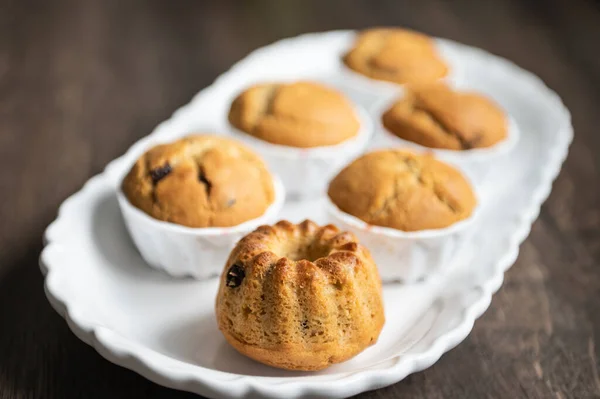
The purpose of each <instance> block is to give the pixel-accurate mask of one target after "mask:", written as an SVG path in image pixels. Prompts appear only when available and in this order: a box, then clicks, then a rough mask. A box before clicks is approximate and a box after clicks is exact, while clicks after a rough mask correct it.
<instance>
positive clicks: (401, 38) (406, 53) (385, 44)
mask: <svg viewBox="0 0 600 399" xmlns="http://www.w3.org/2000/svg"><path fill="white" fill-rule="evenodd" d="M344 63H345V64H346V65H347V66H348V67H349V68H350V69H353V70H354V71H356V72H359V73H361V74H363V75H366V76H368V77H370V78H373V79H380V80H387V81H391V82H395V83H399V84H406V83H424V82H433V81H436V80H438V79H441V78H443V77H445V76H446V75H447V74H448V67H447V66H446V64H445V63H444V61H443V60H442V59H441V57H440V56H439V54H438V52H437V49H436V48H435V45H434V43H433V40H432V39H431V38H430V37H429V36H426V35H423V34H421V33H417V32H413V31H410V30H405V29H393V28H377V29H369V30H366V31H363V32H361V33H360V34H359V35H358V37H357V39H356V42H355V43H354V47H353V48H352V49H351V50H350V51H349V52H348V54H346V55H345V56H344Z"/></svg>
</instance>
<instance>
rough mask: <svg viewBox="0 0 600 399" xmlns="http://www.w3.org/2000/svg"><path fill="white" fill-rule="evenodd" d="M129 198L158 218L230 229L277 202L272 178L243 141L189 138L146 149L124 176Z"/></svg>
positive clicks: (125, 190)
mask: <svg viewBox="0 0 600 399" xmlns="http://www.w3.org/2000/svg"><path fill="white" fill-rule="evenodd" d="M122 190H123V193H124V194H125V196H126V197H127V199H128V200H129V202H130V203H131V204H132V205H133V206H135V207H137V208H139V209H141V210H142V211H144V212H145V213H147V214H148V215H150V216H152V217H154V218H155V219H158V220H162V221H166V222H172V223H176V224H180V225H183V226H187V227H230V226H235V225H238V224H240V223H243V222H245V221H248V220H251V219H254V218H257V217H259V216H261V215H263V214H264V213H265V211H266V210H267V208H268V207H269V206H270V205H271V204H272V203H273V202H274V199H275V190H274V186H273V177H272V176H271V174H270V173H269V171H268V170H267V168H266V166H265V164H264V163H263V161H262V160H261V159H260V157H258V156H257V155H256V154H255V153H254V152H252V151H251V150H249V149H248V148H246V147H244V146H243V145H241V144H240V143H238V142H236V141H234V140H230V139H226V138H223V137H217V136H211V135H194V136H188V137H185V138H183V139H180V140H178V141H175V142H173V143H169V144H162V145H158V146H156V147H153V148H151V149H150V150H148V151H147V152H146V153H144V154H143V155H142V156H141V157H140V158H139V159H138V160H137V161H136V163H135V164H134V165H133V167H132V168H131V170H130V171H129V173H128V174H127V176H125V178H124V179H123V183H122Z"/></svg>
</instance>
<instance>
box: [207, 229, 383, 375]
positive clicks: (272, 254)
mask: <svg viewBox="0 0 600 399" xmlns="http://www.w3.org/2000/svg"><path fill="white" fill-rule="evenodd" d="M216 315H217V323H218V325H219V329H220V330H221V332H222V333H223V334H224V335H225V338H226V339H227V341H228V342H229V343H230V344H231V345H232V346H233V347H234V348H235V349H237V350H238V351H239V352H240V353H242V354H244V355H246V356H248V357H250V358H252V359H254V360H257V361H259V362H262V363H265V364H268V365H270V366H274V367H279V368H283V369H289V370H320V369H323V368H326V367H328V366H329V365H331V364H334V363H339V362H342V361H344V360H347V359H349V358H351V357H353V356H355V355H357V354H358V353H360V352H361V351H363V350H364V349H365V348H367V347H368V346H370V345H372V344H374V343H375V342H376V341H377V338H378V337H379V333H380V332H381V328H382V327H383V323H384V314H383V302H382V297H381V280H380V278H379V274H378V272H377V267H376V265H375V263H374V262H373V260H372V259H371V256H370V254H369V251H368V250H367V249H366V248H365V247H363V246H361V245H360V244H359V243H358V242H357V240H356V237H355V236H354V235H353V234H352V233H347V232H340V231H339V230H338V228H337V227H335V226H333V225H327V226H323V227H319V226H318V225H316V224H315V223H313V222H311V221H308V220H307V221H304V222H302V223H300V224H298V225H295V224H292V223H290V222H287V221H281V222H279V223H277V224H275V225H274V226H261V227H259V228H258V229H256V230H255V231H254V232H252V233H250V234H248V235H247V236H246V237H244V238H243V239H242V240H240V242H239V243H238V244H237V246H236V247H235V248H234V249H233V251H232V252H231V255H230V256H229V259H228V261H227V264H226V265H225V269H224V271H223V274H222V276H221V282H220V287H219V292H218V294H217V301H216Z"/></svg>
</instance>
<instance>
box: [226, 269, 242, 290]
mask: <svg viewBox="0 0 600 399" xmlns="http://www.w3.org/2000/svg"><path fill="white" fill-rule="evenodd" d="M244 277H246V272H245V271H244V268H243V267H242V266H240V265H238V264H235V265H233V266H231V267H230V268H229V270H228V271H227V279H226V285H227V286H228V287H229V288H236V287H239V286H240V285H241V284H242V281H243V280H244Z"/></svg>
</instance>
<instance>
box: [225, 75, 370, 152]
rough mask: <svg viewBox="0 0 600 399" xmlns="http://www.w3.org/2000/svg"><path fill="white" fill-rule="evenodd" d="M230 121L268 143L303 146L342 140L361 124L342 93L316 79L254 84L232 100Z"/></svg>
mask: <svg viewBox="0 0 600 399" xmlns="http://www.w3.org/2000/svg"><path fill="white" fill-rule="evenodd" d="M229 122H230V123H231V124H232V125H233V126H234V127H236V128H237V129H239V130H241V131H242V132H244V133H247V134H249V135H251V136H254V137H256V138H258V139H261V140H264V141H267V142H269V143H273V144H279V145H285V146H290V147H301V148H309V147H320V146H327V145H335V144H339V143H341V142H343V141H345V140H348V139H350V138H352V137H354V136H356V135H357V134H358V131H359V128H360V123H359V121H358V118H357V117H356V114H355V111H354V108H353V107H352V104H351V103H350V102H349V101H348V100H347V99H346V98H345V97H344V96H343V95H342V94H341V93H339V92H338V91H336V90H334V89H332V88H329V87H327V86H323V85H320V84H317V83H313V82H295V83H264V84H258V85H255V86H252V87H250V88H248V89H246V90H245V91H244V92H242V93H241V94H240V95H239V96H238V97H237V98H236V99H235V100H234V101H233V103H232V104H231V109H230V111H229Z"/></svg>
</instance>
